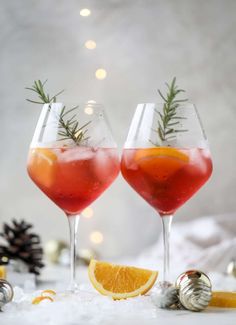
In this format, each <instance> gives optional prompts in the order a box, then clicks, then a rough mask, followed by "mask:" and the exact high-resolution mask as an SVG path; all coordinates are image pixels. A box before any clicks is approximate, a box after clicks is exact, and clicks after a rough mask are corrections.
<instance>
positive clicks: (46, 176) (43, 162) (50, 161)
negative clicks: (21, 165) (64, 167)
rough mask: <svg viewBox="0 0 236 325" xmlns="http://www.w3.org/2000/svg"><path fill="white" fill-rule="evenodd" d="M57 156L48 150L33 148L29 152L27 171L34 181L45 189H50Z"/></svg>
mask: <svg viewBox="0 0 236 325" xmlns="http://www.w3.org/2000/svg"><path fill="white" fill-rule="evenodd" d="M56 161H57V155H56V154H55V153H54V152H53V151H52V150H50V149H48V148H35V149H32V150H31V152H30V158H29V169H30V171H31V173H32V174H33V176H34V178H35V179H38V180H39V182H40V183H42V184H43V185H44V186H46V187H50V186H51V184H52V183H53V180H54V173H55V166H54V163H55V162H56Z"/></svg>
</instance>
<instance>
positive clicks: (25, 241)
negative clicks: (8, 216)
mask: <svg viewBox="0 0 236 325" xmlns="http://www.w3.org/2000/svg"><path fill="white" fill-rule="evenodd" d="M31 228H32V225H31V224H29V223H27V222H25V221H24V220H22V221H19V222H18V221H16V220H13V221H12V225H11V226H10V225H8V224H6V223H4V225H3V232H2V233H1V234H0V236H1V237H3V239H4V240H5V241H6V242H7V245H5V246H2V245H0V264H9V261H12V260H16V261H17V260H18V261H21V263H22V262H23V263H24V264H25V265H26V266H27V269H28V272H30V273H34V274H36V275H38V274H39V273H40V269H41V268H42V267H43V266H44V264H43V263H42V257H43V250H42V248H41V246H40V237H39V236H38V235H37V234H35V233H31V232H29V229H31ZM18 266H19V265H18ZM21 267H22V264H21V266H19V268H21Z"/></svg>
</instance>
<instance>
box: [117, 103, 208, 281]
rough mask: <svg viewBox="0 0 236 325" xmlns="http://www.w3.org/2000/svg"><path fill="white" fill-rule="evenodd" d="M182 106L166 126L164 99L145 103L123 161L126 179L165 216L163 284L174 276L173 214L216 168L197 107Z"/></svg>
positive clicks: (133, 121) (136, 119)
mask: <svg viewBox="0 0 236 325" xmlns="http://www.w3.org/2000/svg"><path fill="white" fill-rule="evenodd" d="M176 106H177V107H176V111H175V114H174V115H173V117H174V119H173V121H172V123H169V128H164V126H163V123H162V120H163V108H164V103H161V104H154V103H147V104H139V105H138V106H137V109H136V111H135V114H134V116H133V120H132V123H131V126H130V129H129V133H128V136H127V139H126V142H125V145H124V149H123V154H122V161H121V172H122V175H123V177H124V178H125V180H126V181H127V182H128V183H129V185H130V186H131V187H132V188H133V189H134V190H135V191H136V192H137V193H138V194H139V195H141V197H142V198H143V199H144V200H146V201H147V202H148V203H149V204H150V205H151V206H152V207H153V208H154V209H155V210H156V211H157V213H158V214H159V215H160V217H161V220H162V225H163V241H164V270H163V283H162V284H163V286H164V285H165V284H166V285H167V280H169V235H170V230H171V223H172V218H173V215H174V213H175V211H176V210H177V209H178V208H180V207H181V206H182V205H183V204H184V203H185V202H186V201H187V200H189V199H190V198H191V197H192V196H193V195H194V194H195V193H196V192H197V191H198V190H199V189H200V188H201V187H202V186H203V185H204V183H205V182H206V181H207V180H208V178H209V177H210V175H211V173H212V161H211V156H210V152H209V148H208V143H207V139H206V136H205V133H204V130H203V128H202V124H201V121H200V119H199V115H198V112H197V110H196V108H195V107H194V105H193V104H186V103H181V104H179V105H176ZM169 130H172V131H169ZM164 131H165V132H164Z"/></svg>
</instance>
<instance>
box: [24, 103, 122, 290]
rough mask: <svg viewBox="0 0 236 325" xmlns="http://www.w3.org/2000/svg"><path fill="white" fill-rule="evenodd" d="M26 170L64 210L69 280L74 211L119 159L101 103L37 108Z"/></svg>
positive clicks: (101, 187)
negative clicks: (68, 241) (68, 249)
mask: <svg viewBox="0 0 236 325" xmlns="http://www.w3.org/2000/svg"><path fill="white" fill-rule="evenodd" d="M27 169H28V174H29V176H30V177H31V179H32V180H33V182H34V183H35V184H36V185H37V186H38V187H39V188H40V189H41V191H43V192H44V193H45V194H46V195H47V196H48V197H49V198H50V199H51V200H52V201H53V202H54V203H55V204H56V205H57V206H58V207H60V208H61V209H62V210H63V211H64V212H65V214H66V216H67V218H68V222H69V228H70V255H71V258H70V263H71V281H70V286H69V290H70V291H72V292H75V291H77V288H78V287H77V284H76V281H75V257H76V235H77V229H78V223H79V218H80V213H81V212H82V211H83V210H84V209H85V208H86V207H87V206H89V205H90V204H91V203H92V202H93V201H94V200H96V199H97V198H98V197H99V196H100V195H101V194H102V193H103V192H104V191H105V190H106V189H107V188H108V187H109V186H110V185H111V183H112V182H113V181H114V179H115V178H116V177H117V175H118V173H119V158H118V153H117V148H116V144H115V142H114V140H113V138H112V135H111V131H110V128H109V126H108V123H107V120H106V117H105V114H104V110H103V107H102V106H101V105H97V104H91V103H89V104H84V105H81V106H79V107H74V108H72V109H69V110H68V109H66V108H65V106H64V105H63V104H62V103H50V104H45V105H44V106H43V109H42V112H41V115H40V117H39V120H38V124H37V126H36V129H35V133H34V136H33V140H32V142H31V145H30V150H29V157H28V164H27Z"/></svg>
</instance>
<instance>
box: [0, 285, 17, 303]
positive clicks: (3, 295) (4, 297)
mask: <svg viewBox="0 0 236 325" xmlns="http://www.w3.org/2000/svg"><path fill="white" fill-rule="evenodd" d="M13 295H14V292H13V288H12V286H11V284H10V283H9V282H8V281H6V280H4V279H0V309H1V308H2V307H3V306H4V305H6V304H7V303H8V302H10V301H11V300H12V299H13Z"/></svg>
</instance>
